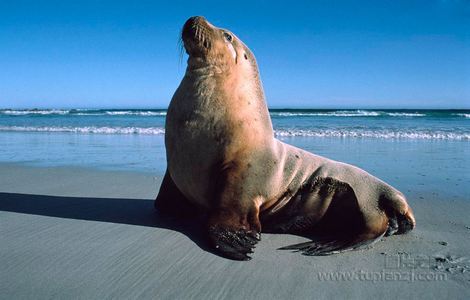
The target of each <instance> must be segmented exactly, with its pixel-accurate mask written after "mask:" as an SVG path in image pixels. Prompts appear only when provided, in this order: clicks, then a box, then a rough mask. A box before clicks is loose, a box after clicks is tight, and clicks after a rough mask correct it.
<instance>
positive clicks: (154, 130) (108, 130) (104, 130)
mask: <svg viewBox="0 0 470 300" xmlns="http://www.w3.org/2000/svg"><path fill="white" fill-rule="evenodd" d="M0 131H16V132H69V133H90V134H146V135H160V134H164V133H165V129H164V128H161V127H106V126H105V127H96V126H84V127H67V126H64V127H61V126H55V127H54V126H42V127H39V126H38V127H36V126H0Z"/></svg>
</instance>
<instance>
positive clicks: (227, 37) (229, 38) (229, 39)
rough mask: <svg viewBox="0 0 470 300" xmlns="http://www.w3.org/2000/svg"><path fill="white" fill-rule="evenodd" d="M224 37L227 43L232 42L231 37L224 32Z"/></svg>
mask: <svg viewBox="0 0 470 300" xmlns="http://www.w3.org/2000/svg"><path fill="white" fill-rule="evenodd" d="M224 37H225V39H226V40H227V41H229V42H232V39H233V38H232V36H231V35H230V34H228V33H227V32H224Z"/></svg>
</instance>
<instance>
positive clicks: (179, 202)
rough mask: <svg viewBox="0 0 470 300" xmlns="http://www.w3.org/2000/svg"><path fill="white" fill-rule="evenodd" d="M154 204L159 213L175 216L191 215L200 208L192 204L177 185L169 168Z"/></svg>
mask: <svg viewBox="0 0 470 300" xmlns="http://www.w3.org/2000/svg"><path fill="white" fill-rule="evenodd" d="M154 206H155V209H156V210H157V211H158V212H159V213H162V214H164V215H168V216H174V217H189V216H194V215H196V213H197V212H199V209H198V208H197V207H195V206H194V205H193V204H191V203H190V202H189V201H188V200H187V199H186V197H185V196H184V195H183V193H181V191H180V190H179V189H178V187H177V186H176V185H175V183H174V182H173V179H171V176H170V173H169V172H168V170H166V172H165V176H164V177H163V181H162V184H161V186H160V191H159V192H158V196H157V198H156V199H155V202H154Z"/></svg>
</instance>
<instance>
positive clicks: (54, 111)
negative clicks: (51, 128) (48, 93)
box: [0, 109, 70, 116]
mask: <svg viewBox="0 0 470 300" xmlns="http://www.w3.org/2000/svg"><path fill="white" fill-rule="evenodd" d="M69 112H70V110H65V109H44V110H39V109H25V110H13V109H3V110H0V113H1V114H5V115H14V116H24V115H66V114H68V113H69Z"/></svg>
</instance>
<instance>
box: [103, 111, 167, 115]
mask: <svg viewBox="0 0 470 300" xmlns="http://www.w3.org/2000/svg"><path fill="white" fill-rule="evenodd" d="M105 114H107V115H111V116H132V115H133V116H166V111H106V112H105Z"/></svg>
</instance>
